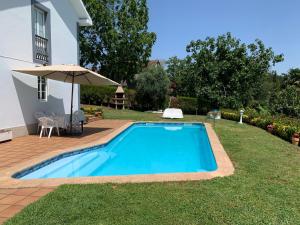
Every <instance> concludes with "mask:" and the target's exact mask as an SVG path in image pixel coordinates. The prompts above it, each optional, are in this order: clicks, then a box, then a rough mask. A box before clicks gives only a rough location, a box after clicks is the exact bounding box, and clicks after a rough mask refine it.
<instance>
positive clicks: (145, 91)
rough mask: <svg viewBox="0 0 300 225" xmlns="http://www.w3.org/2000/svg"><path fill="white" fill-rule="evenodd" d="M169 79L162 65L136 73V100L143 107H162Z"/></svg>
mask: <svg viewBox="0 0 300 225" xmlns="http://www.w3.org/2000/svg"><path fill="white" fill-rule="evenodd" d="M169 84H170V83H169V79H168V76H167V74H166V72H165V70H164V69H163V68H162V67H161V66H157V67H150V68H147V69H146V70H144V71H143V72H141V73H139V74H137V75H136V100H137V102H138V104H139V106H140V108H141V109H147V110H149V109H155V110H156V109H161V108H162V107H163V106H164V104H165V101H166V96H167V92H168V88H169Z"/></svg>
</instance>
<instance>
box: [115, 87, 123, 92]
mask: <svg viewBox="0 0 300 225" xmlns="http://www.w3.org/2000/svg"><path fill="white" fill-rule="evenodd" d="M116 94H124V89H123V88H122V86H118V88H117V90H116Z"/></svg>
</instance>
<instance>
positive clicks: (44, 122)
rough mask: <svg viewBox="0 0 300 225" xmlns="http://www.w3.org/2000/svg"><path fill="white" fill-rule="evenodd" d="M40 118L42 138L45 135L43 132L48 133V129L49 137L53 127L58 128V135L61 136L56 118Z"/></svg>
mask: <svg viewBox="0 0 300 225" xmlns="http://www.w3.org/2000/svg"><path fill="white" fill-rule="evenodd" d="M38 120H39V123H40V124H41V127H42V129H41V133H40V138H41V137H42V136H43V134H48V129H50V130H49V134H48V138H50V137H51V133H52V130H53V128H56V131H57V135H58V136H59V127H58V126H57V123H56V121H55V120H53V119H51V118H48V117H40V118H39V119H38Z"/></svg>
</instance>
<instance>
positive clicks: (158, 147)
mask: <svg viewBox="0 0 300 225" xmlns="http://www.w3.org/2000/svg"><path fill="white" fill-rule="evenodd" d="M216 169H217V165H216V162H215V158H214V155H213V152H212V150H211V147H210V143H209V140H208V136H207V133H206V129H205V127H204V126H203V125H202V124H187V123H186V124H185V123H179V124H170V123H167V124H166V123H137V124H133V125H132V126H130V127H129V128H127V129H126V130H125V131H123V132H122V133H121V134H119V135H118V136H117V137H115V138H114V139H113V140H112V141H110V142H109V143H108V144H106V145H101V146H97V147H93V148H90V149H87V150H85V151H81V152H78V153H73V155H65V156H60V157H57V158H53V159H50V160H48V161H46V162H44V163H42V164H40V165H37V166H35V167H33V168H30V169H29V170H27V171H22V172H20V173H19V174H17V175H16V176H15V177H17V178H21V179H33V178H59V177H82V176H116V175H134V174H160V173H180V172H205V171H213V170H216Z"/></svg>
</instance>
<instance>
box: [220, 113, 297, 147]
mask: <svg viewBox="0 0 300 225" xmlns="http://www.w3.org/2000/svg"><path fill="white" fill-rule="evenodd" d="M222 118H223V119H227V120H234V121H239V120H240V114H239V112H234V111H231V110H228V111H226V110H225V111H224V110H223V111H222ZM243 121H244V122H245V123H248V124H251V125H253V126H256V127H260V128H262V129H265V130H268V131H269V132H270V133H272V134H274V135H276V136H278V137H280V138H282V139H284V140H286V141H289V142H291V139H292V136H293V135H294V134H295V133H299V132H300V120H299V119H296V118H290V117H286V116H268V115H259V114H258V113H251V112H248V113H247V111H246V112H245V114H244V115H243Z"/></svg>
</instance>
